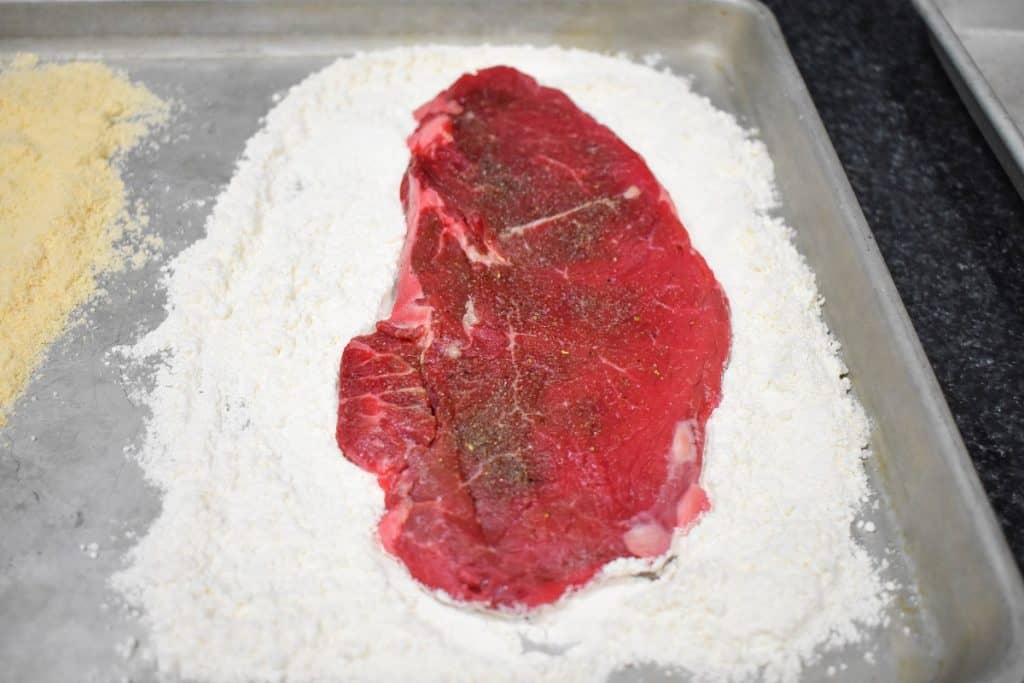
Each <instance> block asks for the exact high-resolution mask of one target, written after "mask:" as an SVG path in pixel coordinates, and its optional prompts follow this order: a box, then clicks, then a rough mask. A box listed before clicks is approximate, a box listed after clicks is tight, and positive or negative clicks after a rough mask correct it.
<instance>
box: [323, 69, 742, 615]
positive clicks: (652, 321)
mask: <svg viewBox="0 0 1024 683" xmlns="http://www.w3.org/2000/svg"><path fill="white" fill-rule="evenodd" d="M415 116H416V119H417V120H418V121H419V127H418V128H417V129H416V131H415V132H414V133H413V134H412V135H411V136H410V138H409V141H408V144H409V148H410V150H411V152H412V159H411V161H410V163H409V168H408V171H407V172H406V175H405V178H404V180H403V181H402V187H401V198H402V202H403V204H404V206H405V210H406V217H407V221H408V233H407V235H406V241H405V246H404V250H403V253H402V256H401V264H400V268H401V272H400V275H399V279H398V283H397V288H396V300H395V304H394V309H393V311H392V313H391V317H390V318H389V319H387V320H385V321H382V322H380V323H378V324H377V331H376V332H375V333H373V334H371V335H368V336H363V337H357V338H355V339H353V340H352V341H351V342H350V343H349V344H348V346H347V347H346V348H345V352H344V355H343V356H342V360H341V375H340V381H339V398H340V401H339V410H338V430H337V439H338V445H339V447H340V448H341V450H342V451H343V452H344V454H345V455H346V456H347V457H348V458H349V459H351V460H352V461H353V462H355V463H356V464H358V465H359V466H361V467H363V468H365V469H367V470H369V471H371V472H373V473H375V474H376V475H377V477H378V480H379V482H380V485H381V487H382V488H383V489H384V491H385V494H386V497H385V500H386V507H387V511H386V513H385V515H384V517H383V518H382V519H381V521H380V527H379V532H380V537H381V540H382V542H383V544H384V546H385V548H387V550H388V551H390V552H391V553H393V554H394V555H396V556H397V557H399V558H400V559H401V560H402V561H403V562H404V563H405V564H406V566H407V567H408V568H409V571H410V572H411V573H412V575H413V576H414V577H415V578H416V579H418V580H419V581H421V582H422V583H424V584H426V585H427V586H429V587H431V588H440V589H443V590H444V591H446V592H447V593H449V594H450V595H451V596H453V597H455V598H458V599H463V600H473V601H479V602H483V603H486V604H487V605H489V606H535V605H539V604H542V603H547V602H551V601H554V600H556V599H557V598H558V597H559V596H560V595H562V594H563V593H564V592H565V591H566V590H567V589H568V588H570V587H573V586H577V585H580V584H582V583H584V582H586V581H587V580H588V579H590V578H591V577H592V576H593V575H594V574H595V572H597V571H598V570H599V569H600V568H601V566H602V565H604V564H605V563H607V562H609V561H610V560H614V559H616V558H619V557H629V556H640V557H646V556H653V555H658V554H660V553H663V552H665V550H667V548H668V546H669V541H670V539H671V535H672V532H673V529H674V528H675V527H676V526H685V525H688V524H690V523H691V522H692V521H693V520H694V519H695V518H696V517H697V516H698V515H699V514H700V513H701V512H702V511H704V510H706V509H707V507H708V502H707V498H706V497H705V495H704V493H703V491H702V490H701V489H700V487H699V486H698V485H697V477H698V475H699V473H700V467H701V451H702V448H703V440H704V438H703V436H704V425H705V422H706V421H707V419H708V416H709V415H710V414H711V411H712V410H713V409H714V408H715V406H716V405H717V404H718V400H719V396H720V391H721V377H722V371H723V366H724V364H725V361H726V357H727V355H728V350H729V340H730V330H729V310H728V303H727V301H726V297H725V294H724V293H723V292H722V289H721V287H720V286H719V285H718V283H717V282H716V280H715V278H714V275H713V274H712V273H711V270H710V269H709V268H708V266H707V265H706V264H705V262H704V260H703V259H702V258H701V256H700V255H699V254H698V253H697V252H696V251H695V250H694V249H693V248H692V247H691V246H690V241H689V238H688V236H687V234H686V231H685V230H684V229H683V226H682V224H681V223H680V222H679V218H678V217H677V216H676V212H675V209H674V207H673V204H672V201H671V200H670V198H669V197H668V194H667V193H666V192H665V190H664V189H663V188H662V187H661V186H660V185H659V184H658V181H657V180H656V179H655V178H654V176H653V175H652V174H651V172H650V170H649V169H648V168H647V166H646V164H645V163H644V161H643V159H641V158H640V156H639V155H637V154H636V153H635V152H634V151H633V150H631V149H630V148H629V147H627V146H626V145H625V144H624V143H623V142H622V141H621V140H619V139H618V138H617V137H616V136H615V134H614V133H612V132H611V131H610V130H608V129H607V128H605V127H604V126H602V125H600V124H599V123H597V122H596V121H594V119H592V118H591V117H590V116H588V115H587V114H585V113H584V112H582V111H580V110H579V109H578V108H577V107H576V106H575V105H574V104H573V103H572V101H571V100H570V99H569V98H568V97H566V95H565V94H563V93H562V92H560V91H558V90H554V89H551V88H544V87H541V86H539V85H538V84H537V82H536V81H535V80H534V79H532V78H530V77H529V76H526V75H524V74H522V73H520V72H518V71H516V70H514V69H511V68H508V67H494V68H490V69H486V70H484V71H480V72H479V73H476V74H471V75H466V76H463V77H462V78H460V79H459V80H458V81H456V82H455V84H454V85H452V86H451V88H449V89H448V90H447V91H445V92H443V93H441V94H440V95H439V96H438V97H437V98H436V99H434V100H432V101H431V102H428V103H427V104H426V105H424V106H423V107H421V108H420V109H419V110H418V111H416V113H415Z"/></svg>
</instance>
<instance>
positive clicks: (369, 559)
mask: <svg viewBox="0 0 1024 683" xmlns="http://www.w3.org/2000/svg"><path fill="white" fill-rule="evenodd" d="M495 64H507V65H510V66H514V67H516V68H518V69H521V70H523V71H525V72H526V73H529V74H531V75H533V76H535V77H536V78H537V79H538V80H539V81H540V82H541V83H543V84H545V85H550V86H554V87H557V88H560V89H562V90H564V91H565V92H566V93H567V94H568V95H569V96H570V97H572V98H573V100H574V101H575V102H576V103H577V104H578V105H579V106H580V107H582V108H583V109H584V110H586V111H588V112H589V113H591V114H592V115H593V116H595V117H596V118H597V120H598V121H600V122H601V123H603V124H605V125H607V126H609V127H610V128H611V129H612V130H614V131H615V132H616V133H617V134H618V135H619V136H620V137H621V138H622V139H623V140H624V141H625V142H626V143H628V144H629V145H631V146H632V147H633V148H634V149H636V150H637V151H638V152H639V153H640V154H641V155H642V156H644V157H645V158H646V160H647V161H648V163H649V165H650V167H651V169H652V170H653V172H654V174H655V175H656V176H657V177H658V179H659V180H660V181H661V182H662V183H663V184H664V185H665V187H666V188H667V189H668V191H669V192H670V193H671V195H672V197H673V198H674V200H675V202H676V204H677V206H678V208H679V213H680V217H681V218H682V220H683V222H684V224H685V225H686V227H687V229H688V230H689V232H690V235H691V237H692V239H693V242H694V244H695V246H696V247H697V248H698V249H699V250H700V251H701V253H702V254H703V255H704V256H705V258H706V259H707V261H708V263H709V264H710V265H711V267H712V269H713V270H714V271H715V274H716V275H717V277H718V279H719V281H720V282H721V283H722V285H723V287H724V288H725V291H726V292H727V293H728V296H729V299H730V302H731V305H732V321H733V333H734V340H733V348H732V357H731V362H730V364H729V366H728V370H727V371H726V374H725V380H724V387H723V400H722V403H721V406H720V407H719V408H718V410H717V411H716V412H715V414H714V415H713V417H712V419H711V421H710V422H709V425H708V441H707V451H706V456H705V457H706V464H705V470H704V473H703V476H702V480H701V481H702V484H703V486H704V487H705V488H706V489H707V491H708V494H709V496H710V499H711V501H712V505H713V510H712V512H710V513H709V514H707V515H706V516H705V517H704V518H703V519H702V521H701V522H700V523H699V524H698V525H697V526H696V527H695V528H694V529H693V530H692V531H690V533H689V534H687V535H679V536H677V538H676V539H675V540H674V545H673V547H672V549H671V554H672V555H674V556H675V560H674V561H673V562H670V563H669V564H667V565H666V566H665V568H664V570H663V573H662V578H661V579H660V580H657V581H650V580H647V579H643V578H637V577H635V576H633V574H635V573H636V572H637V571H641V570H644V569H650V568H651V567H650V565H648V564H645V563H644V562H642V561H640V560H620V561H618V562H615V563H613V564H612V565H609V566H608V567H607V568H606V569H605V571H604V573H603V575H602V576H601V577H600V578H599V580H597V581H596V582H594V583H593V584H592V585H591V586H589V587H587V588H585V589H584V590H582V591H581V592H579V593H577V594H575V595H573V596H570V597H568V598H567V599H564V600H563V601H561V602H560V603H559V604H557V605H554V606H552V607H550V608H545V609H542V610H540V611H538V612H537V613H535V614H533V615H531V616H530V618H529V619H524V618H515V617H510V616H501V615H494V614H487V613H483V612H480V611H472V610H468V609H462V608H457V607H453V606H451V605H449V604H446V603H445V602H444V601H443V600H441V599H439V598H438V597H437V596H434V595H432V594H430V593H428V592H427V591H426V590H425V589H423V588H422V587H420V586H419V585H417V584H416V583H415V582H413V581H412V580H411V579H410V578H409V576H408V574H407V573H406V570H405V568H404V567H403V566H402V565H401V564H400V563H399V562H398V561H397V560H395V559H394V558H392V557H390V556H388V555H387V554H386V553H385V552H384V551H383V549H382V548H381V547H380V544H379V541H378V540H377V538H376V535H375V527H376V522H377V519H378V518H379V516H380V514H381V512H382V510H383V501H382V494H381V491H380V488H379V487H378V486H377V484H376V482H375V481H374V479H373V478H372V477H371V476H370V475H368V474H367V473H365V472H363V471H361V470H360V469H359V468H357V467H356V466H355V465H353V464H351V463H349V462H348V461H347V460H346V459H345V458H344V457H342V455H341V454H340V453H339V452H338V449H337V446H336V445H335V441H334V425H335V417H336V409H337V396H336V375H337V370H338V361H339V357H340V353H341V350H342V348H343V347H344V346H345V343H346V342H347V341H348V340H349V339H350V338H351V337H352V336H354V335H357V334H362V333H366V332H367V331H368V330H369V329H370V328H371V325H372V324H373V323H374V322H375V321H376V320H377V319H378V318H380V317H382V313H384V311H385V309H386V303H387V300H388V298H389V292H390V289H391V287H392V284H393V283H394V280H395V276H396V269H397V259H398V254H399V250H400V248H401V244H402V240H403V237H404V231H405V221H404V217H403V215H402V210H401V206H400V204H399V200H398V183H399V181H400V180H401V178H402V174H403V172H404V169H405V165H406V163H407V161H408V154H407V151H406V148H405V145H404V139H405V136H406V135H407V134H408V133H409V132H410V131H411V130H412V128H413V123H414V121H413V118H412V115H411V112H412V110H413V109H414V108H415V107H417V106H419V105H420V104H422V103H424V102H426V101H427V100H429V99H430V98H432V97H433V96H434V95H435V94H436V93H437V92H439V91H440V90H442V89H443V88H445V87H446V86H448V85H449V84H450V83H451V82H452V81H453V80H454V79H455V78H457V77H458V76H459V75H461V74H462V73H464V72H466V71H470V70H474V69H477V68H481V67H485V66H491V65H495ZM774 201H775V199H774V193H773V179H772V165H771V162H770V160H769V158H768V156H767V153H766V151H765V148H764V146H763V145H762V144H761V143H759V142H757V141H754V140H751V139H750V138H749V137H748V134H747V133H746V132H745V131H744V130H743V129H741V128H740V127H739V126H738V125H737V123H736V121H735V120H734V119H733V118H732V117H731V116H729V115H728V114H725V113H723V112H721V111H718V110H716V109H714V108H713V107H712V106H711V104H710V103H709V102H708V101H707V100H705V99H703V98H701V97H699V96H697V95H695V94H693V93H692V92H691V91H690V89H689V88H688V86H687V84H686V82H685V81H683V80H681V79H679V78H676V77H674V76H671V75H669V74H666V73H661V72H658V71H656V70H654V69H651V68H649V67H645V66H641V65H638V64H634V63H631V62H629V61H626V60H623V59H617V58H610V57H604V56H599V55H596V54H592V53H587V52H580V51H563V50H559V49H533V48H525V47H514V48H513V47H509V48H480V47H477V48H472V49H467V48H437V47H430V48H426V47H425V48H410V49H398V50H391V51H385V52H377V53H368V54H363V55H360V56H357V57H354V58H351V59H343V60H340V61H338V62H336V63H335V64H334V65H332V66H330V67H328V68H327V69H325V70H323V71H322V72H320V73H318V74H316V75H314V76H312V77H310V78H309V79H307V80H306V81H305V82H304V83H302V84H300V85H299V86H297V87H295V88H294V89H293V90H292V91H291V92H290V93H289V94H288V95H287V97H285V98H284V100H283V101H282V102H281V103H280V104H279V105H278V106H277V107H276V108H275V109H274V110H273V111H272V112H271V113H270V114H269V116H268V118H267V122H266V127H265V129H264V130H263V131H262V132H260V133H259V134H257V135H256V136H255V137H254V138H253V139H252V140H251V141H250V143H249V146H248V148H247V151H246V155H245V158H244V160H243V161H242V162H241V164H240V166H239V168H238V170H237V173H236V174H235V177H234V178H233V179H232V181H231V183H230V185H229V187H228V188H227V190H225V192H224V193H223V195H222V196H221V197H220V199H219V200H218V202H217V206H216V208H215V210H214V212H213V215H212V217H211V218H210V221H209V224H208V226H207V228H208V236H207V238H206V239H204V240H201V241H200V242H198V243H197V244H195V245H194V246H192V247H191V248H190V249H188V250H187V251H186V252H184V253H183V254H182V255H181V257H180V258H179V259H178V260H177V261H176V262H175V263H174V265H173V269H172V273H171V276H170V278H169V281H168V294H169V314H168V317H167V320H166V322H164V323H163V324H162V325H161V326H160V327H159V328H158V329H157V330H156V331H154V332H153V333H151V334H149V335H148V336H146V337H145V338H144V339H142V340H141V342H140V343H139V344H138V345H137V346H136V347H135V348H134V349H133V350H132V351H131V355H132V356H133V357H135V358H138V359H143V360H144V359H146V358H149V357H151V356H153V355H155V354H165V356H166V360H165V362H163V363H161V365H160V367H159V370H158V371H157V374H156V388H155V390H154V391H153V392H152V393H151V395H150V396H149V397H148V403H149V405H150V407H151V409H152V413H153V414H152V419H151V420H150V422H149V425H148V433H147V436H146V440H145V443H144V445H143V447H142V449H141V452H140V453H139V459H140V461H141V463H142V466H143V467H144V469H145V472H146V474H147V476H148V477H149V479H150V480H151V481H152V482H154V483H155V484H156V485H157V486H158V487H159V488H160V489H161V490H162V491H163V495H164V498H163V512H162V514H161V515H160V517H159V518H158V519H157V520H156V522H155V523H154V524H153V526H152V528H151V529H150V531H149V533H148V535H147V536H146V537H145V538H144V539H143V540H142V541H141V542H140V544H139V545H138V547H137V548H136V549H135V551H134V553H133V555H132V558H131V564H130V566H129V568H128V569H127V570H125V571H124V572H122V573H121V574H119V575H118V576H116V577H115V585H116V586H117V587H118V588H119V589H121V590H122V591H123V592H124V593H125V595H126V596H127V597H128V599H129V600H130V601H131V602H132V603H134V604H136V605H138V606H139V607H140V608H141V609H142V610H143V614H144V618H145V620H146V621H147V624H148V625H149V627H150V629H151V638H152V643H151V646H152V648H153V650H154V651H155V653H156V656H157V661H158V662H159V666H160V667H161V669H163V670H165V671H171V672H177V673H180V675H182V676H183V677H186V678H190V679H191V678H195V679H198V680H210V681H215V682H222V681H223V682H227V681H248V680H281V679H287V680H289V681H312V680H317V681H325V680H341V679H344V680H347V681H356V680H360V681H361V680H377V681H382V680H419V681H424V680H464V681H470V680H474V681H483V680H487V681H503V680H531V681H568V680H587V681H593V680H600V679H601V678H602V677H603V676H605V675H607V674H609V673H611V672H614V671H616V670H618V669H622V668H624V667H626V666H627V665H629V664H631V663H634V662H656V663H659V664H661V665H663V666H666V667H672V668H682V669H686V670H688V671H690V672H695V674H696V676H695V677H696V679H697V680H705V679H716V680H717V679H735V678H742V677H746V676H751V675H762V676H763V677H764V678H766V679H768V680H789V679H793V678H795V677H797V676H799V673H800V669H801V660H802V659H807V658H811V657H812V655H813V654H814V652H815V648H817V647H819V646H836V645H840V644H844V643H848V642H854V641H857V640H858V639H859V638H860V629H859V628H858V626H857V624H860V625H862V626H865V625H866V626H870V625H873V624H876V623H878V622H879V620H880V619H881V614H882V610H883V608H884V593H883V590H882V588H881V585H880V582H879V579H878V578H877V576H876V574H875V572H874V570H873V568H872V563H871V561H870V559H869V557H868V556H867V554H866V553H865V551H864V550H863V549H862V548H861V547H859V546H858V545H857V543H856V542H855V541H854V540H853V538H852V537H851V524H852V523H853V522H854V521H855V519H856V516H857V513H858V510H859V509H860V507H861V506H862V505H863V503H864V501H865V500H866V499H867V496H868V488H867V483H866V478H865V475H864V472H863V469H862V463H861V458H862V457H863V455H864V450H863V447H864V445H865V444H866V443H867V439H868V428H867V421H866V419H865V416H864V414H863V412H862V410H861V408H860V407H859V406H858V404H857V403H856V402H855V401H854V400H853V398H852V397H851V396H850V394H849V386H848V383H847V382H846V380H845V379H843V374H844V368H843V365H842V363H841V361H840V360H839V359H838V358H837V355H836V351H837V349H836V344H835V343H834V342H833V341H832V340H831V338H830V336H829V334H828V331H827V330H826V328H825V327H824V324H823V323H822V321H821V318H820V310H819V299H818V294H817V291H816V289H815V284H814V280H813V276H812V274H811V272H810V271H809V270H808V268H807V267H806V265H805V264H804V263H803V261H802V259H801V257H800V256H799V255H798V253H797V252H796V250H795V249H794V247H793V246H792V244H791V242H790V232H789V229H788V228H787V227H786V226H785V225H784V224H783V223H782V222H781V221H779V220H778V219H776V218H772V217H770V216H769V214H768V212H769V211H770V210H771V209H772V208H773V206H774ZM662 562H663V560H662ZM557 653H561V654H557Z"/></svg>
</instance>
